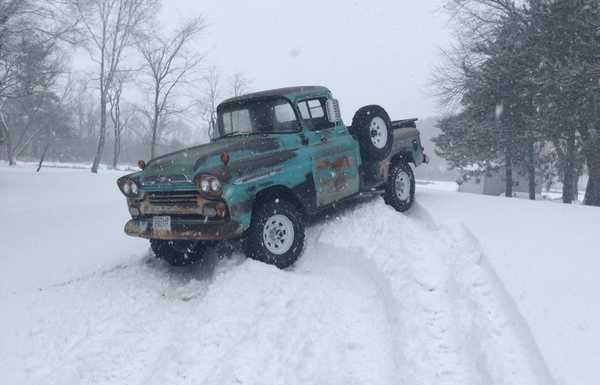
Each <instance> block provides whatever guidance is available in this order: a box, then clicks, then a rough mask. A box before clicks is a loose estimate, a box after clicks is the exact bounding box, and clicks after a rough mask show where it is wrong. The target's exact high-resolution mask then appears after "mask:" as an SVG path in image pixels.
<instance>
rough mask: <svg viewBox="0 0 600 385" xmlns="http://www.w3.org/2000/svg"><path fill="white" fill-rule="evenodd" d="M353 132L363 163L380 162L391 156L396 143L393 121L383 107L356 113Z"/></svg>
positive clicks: (362, 109)
mask: <svg viewBox="0 0 600 385" xmlns="http://www.w3.org/2000/svg"><path fill="white" fill-rule="evenodd" d="M351 132H352V135H354V137H355V138H356V140H358V143H359V145H360V153H361V156H362V159H363V161H365V162H378V161H381V160H384V159H385V158H387V157H388V156H389V155H390V152H391V151H392V144H393V141H394V136H393V132H392V121H391V120H390V117H389V115H388V114H387V112H385V110H384V109H383V107H381V106H377V105H372V106H366V107H363V108H361V109H359V110H358V111H356V114H354V118H353V119H352V129H351Z"/></svg>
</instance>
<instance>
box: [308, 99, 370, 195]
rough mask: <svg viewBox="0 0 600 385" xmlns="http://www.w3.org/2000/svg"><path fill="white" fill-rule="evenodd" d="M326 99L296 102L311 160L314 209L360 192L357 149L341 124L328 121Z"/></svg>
mask: <svg viewBox="0 0 600 385" xmlns="http://www.w3.org/2000/svg"><path fill="white" fill-rule="evenodd" d="M326 100H327V99H325V98H320V99H309V100H304V101H301V102H300V103H298V109H299V111H300V115H301V117H302V122H303V125H304V127H305V128H306V130H305V135H306V139H307V141H308V148H309V152H310V157H311V160H312V167H313V176H314V181H315V188H316V193H317V206H319V207H321V206H325V205H328V204H330V203H333V202H336V201H338V200H340V199H343V198H345V197H348V196H350V195H353V194H356V193H357V192H358V190H359V175H358V166H359V164H358V159H359V158H358V157H359V153H358V146H357V143H356V142H355V140H354V139H353V138H352V136H351V135H350V134H349V133H348V130H347V129H346V127H344V125H343V124H342V123H341V122H339V123H336V124H334V123H331V122H330V121H329V119H328V118H327V115H326V114H327V112H326V111H327V110H326V108H325V103H326Z"/></svg>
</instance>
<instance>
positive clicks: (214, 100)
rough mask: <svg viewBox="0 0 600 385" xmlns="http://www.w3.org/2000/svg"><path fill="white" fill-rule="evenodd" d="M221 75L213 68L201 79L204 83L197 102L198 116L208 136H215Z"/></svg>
mask: <svg viewBox="0 0 600 385" xmlns="http://www.w3.org/2000/svg"><path fill="white" fill-rule="evenodd" d="M220 79H221V74H220V73H219V70H218V69H217V67H215V66H211V67H210V68H209V69H208V73H207V74H206V75H205V76H204V77H203V78H202V81H203V82H204V88H203V95H202V97H201V98H200V100H199V105H200V114H201V116H202V119H203V120H204V121H205V122H206V125H207V128H208V135H209V137H212V136H213V135H214V134H215V128H216V122H217V105H218V104H219V102H220V100H221V80H220Z"/></svg>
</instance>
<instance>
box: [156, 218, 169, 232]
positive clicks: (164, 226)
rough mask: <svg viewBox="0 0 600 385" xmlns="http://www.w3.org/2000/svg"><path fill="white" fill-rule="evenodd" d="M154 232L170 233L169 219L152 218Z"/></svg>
mask: <svg viewBox="0 0 600 385" xmlns="http://www.w3.org/2000/svg"><path fill="white" fill-rule="evenodd" d="M152 228H153V229H154V231H171V217H165V216H163V217H152Z"/></svg>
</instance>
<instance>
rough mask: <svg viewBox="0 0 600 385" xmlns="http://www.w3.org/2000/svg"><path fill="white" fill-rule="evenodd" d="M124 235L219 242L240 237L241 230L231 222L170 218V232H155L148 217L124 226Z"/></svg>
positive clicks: (133, 220)
mask: <svg viewBox="0 0 600 385" xmlns="http://www.w3.org/2000/svg"><path fill="white" fill-rule="evenodd" d="M125 233H126V234H127V235H130V236H132V237H140V238H147V239H163V240H202V241H219V240H227V239H234V238H239V237H241V236H242V233H243V228H242V226H241V225H240V224H239V223H237V222H235V221H231V220H205V219H187V218H180V217H171V230H155V229H154V228H153V225H152V217H148V218H137V219H131V220H130V221H129V222H127V223H126V224H125Z"/></svg>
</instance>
